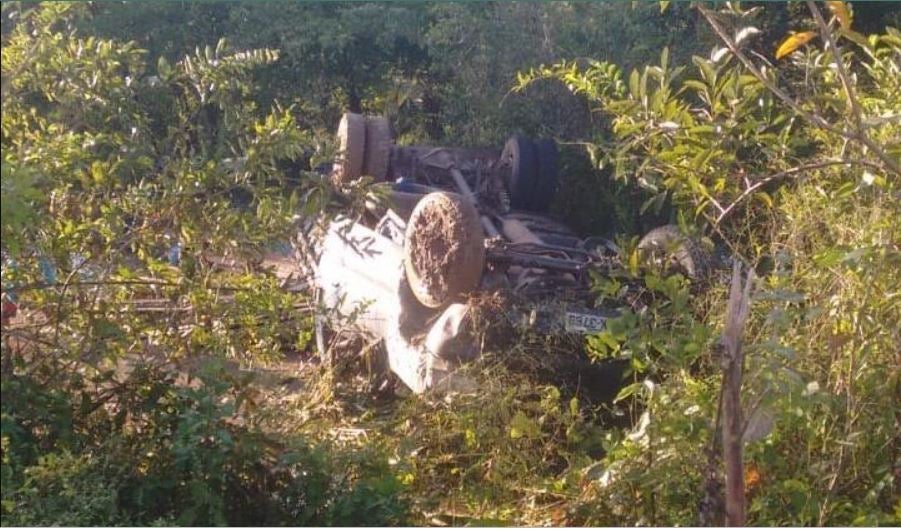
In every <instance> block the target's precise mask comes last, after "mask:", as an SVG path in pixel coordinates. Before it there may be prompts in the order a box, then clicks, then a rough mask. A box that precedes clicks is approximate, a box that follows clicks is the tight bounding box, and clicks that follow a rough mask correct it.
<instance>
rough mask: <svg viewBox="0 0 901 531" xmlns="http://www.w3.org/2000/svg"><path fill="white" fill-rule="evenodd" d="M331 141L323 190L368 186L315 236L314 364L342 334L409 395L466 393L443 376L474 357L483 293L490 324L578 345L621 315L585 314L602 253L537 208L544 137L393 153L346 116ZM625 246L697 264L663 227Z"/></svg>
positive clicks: (366, 123) (380, 125) (608, 246)
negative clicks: (331, 161) (356, 214)
mask: <svg viewBox="0 0 901 531" xmlns="http://www.w3.org/2000/svg"><path fill="white" fill-rule="evenodd" d="M338 140H339V143H340V151H341V159H340V160H339V161H337V162H336V163H335V165H334V167H333V168H332V169H331V173H330V178H331V179H332V180H333V182H334V184H335V185H336V186H337V187H339V188H341V187H344V186H347V185H349V184H350V183H352V182H353V181H355V180H356V179H358V178H360V177H361V176H369V177H371V178H373V179H374V180H375V181H376V184H374V185H373V186H372V187H371V188H372V192H371V193H370V194H369V196H368V197H367V201H366V210H367V212H366V214H365V215H363V216H362V217H361V218H359V219H350V218H339V219H337V220H334V221H333V222H332V223H331V224H330V226H329V227H328V228H327V230H326V231H325V232H324V233H323V234H322V235H320V237H319V238H318V240H317V241H316V242H315V246H314V247H315V249H316V250H315V255H316V258H315V260H316V267H315V269H316V285H317V288H318V297H319V303H320V304H319V308H320V311H319V313H318V316H317V319H316V332H317V334H316V335H317V337H316V340H317V346H318V349H319V350H320V353H321V354H322V355H323V356H324V357H328V356H329V353H330V350H331V349H330V345H333V344H335V341H336V340H338V338H340V337H342V336H345V337H346V336H347V335H352V336H356V337H362V338H365V339H366V340H367V341H371V342H383V344H384V347H385V352H386V353H387V362H388V366H389V367H390V369H391V371H392V372H393V373H394V374H396V375H397V376H398V377H399V378H400V380H401V381H402V382H403V383H404V384H406V385H407V386H408V387H409V388H410V389H411V390H413V391H414V392H417V393H420V392H423V391H426V390H428V389H441V390H454V389H459V388H461V387H463V388H465V387H468V386H469V382H467V381H465V380H464V379H462V378H461V377H459V376H458V375H457V373H456V372H455V371H456V369H457V368H458V367H459V366H460V365H461V364H462V363H465V362H467V361H471V360H473V359H475V358H476V357H477V356H478V355H479V345H478V344H477V338H476V337H475V335H474V333H473V319H474V314H475V313H477V310H481V309H483V308H484V305H480V303H481V301H484V300H485V299H486V298H491V299H492V300H493V301H495V304H493V305H491V306H490V308H491V310H490V313H491V314H492V315H490V318H491V320H492V321H493V322H495V323H498V324H501V323H502V324H503V325H504V326H507V327H510V328H513V329H518V330H528V331H530V332H531V333H534V334H539V335H544V336H553V337H559V338H570V339H571V340H572V341H573V343H574V344H578V345H581V344H582V342H583V341H582V338H581V336H582V335H584V334H591V333H596V332H598V331H600V330H601V329H603V327H604V323H605V321H606V320H607V319H608V318H610V317H611V316H615V315H617V313H618V312H619V311H620V309H621V308H622V306H620V307H616V306H615V305H614V306H610V305H605V306H604V307H600V308H598V307H595V304H594V300H595V299H596V297H595V296H594V295H593V294H592V293H591V278H590V275H591V274H598V273H599V274H605V272H609V271H612V270H613V269H614V268H615V266H616V265H617V264H616V261H617V260H618V255H619V252H618V251H619V250H618V249H617V247H616V245H615V244H614V243H613V242H612V241H609V240H606V239H603V238H597V237H588V238H583V237H579V236H577V235H576V234H574V233H573V231H571V230H570V229H569V228H568V227H567V226H566V225H564V224H563V223H561V222H559V221H556V220H555V219H553V218H552V217H550V216H549V215H548V213H547V212H548V209H549V207H550V204H551V202H552V200H553V198H554V194H555V192H556V189H557V185H558V173H557V172H558V170H557V153H558V152H557V146H556V144H555V142H554V141H553V140H538V141H533V140H530V139H528V138H525V137H523V136H514V137H512V138H510V139H509V140H508V141H507V142H506V144H505V145H504V147H503V149H491V148H485V149H458V148H445V147H430V146H398V145H395V144H394V141H393V135H392V129H391V126H390V123H389V122H388V120H387V119H385V118H383V117H364V116H362V115H357V114H350V113H348V114H345V115H344V116H343V118H342V120H341V123H340V125H339V128H338ZM639 249H640V250H642V251H643V252H644V253H646V256H648V257H649V258H652V259H655V260H657V259H665V260H668V261H672V262H673V263H674V264H675V265H677V266H679V267H680V268H682V270H683V271H684V272H685V273H686V274H687V275H689V276H692V277H696V276H699V275H701V274H702V269H703V267H704V264H705V263H706V259H705V257H704V256H703V255H704V251H703V248H702V247H700V246H699V245H697V244H696V243H695V242H693V241H692V240H691V239H689V238H687V237H685V236H683V235H682V234H681V233H680V232H679V231H678V230H677V229H676V228H675V227H673V226H665V227H661V228H659V229H655V230H654V231H651V232H650V233H649V234H648V235H647V236H645V237H644V238H643V239H642V240H641V242H640V243H639ZM498 301H500V302H498ZM622 304H623V305H629V304H635V300H631V301H630V300H629V298H628V297H624V298H623V301H622Z"/></svg>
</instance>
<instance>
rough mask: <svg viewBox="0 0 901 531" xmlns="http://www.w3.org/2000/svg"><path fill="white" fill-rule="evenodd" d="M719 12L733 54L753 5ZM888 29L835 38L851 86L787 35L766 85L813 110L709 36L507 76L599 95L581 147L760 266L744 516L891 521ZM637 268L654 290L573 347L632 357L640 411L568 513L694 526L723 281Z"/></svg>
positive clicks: (893, 133) (892, 218) (895, 134)
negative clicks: (597, 131)
mask: <svg viewBox="0 0 901 531" xmlns="http://www.w3.org/2000/svg"><path fill="white" fill-rule="evenodd" d="M716 16H717V17H720V20H721V21H722V20H728V21H730V22H731V23H732V24H733V27H732V28H730V29H731V30H733V33H732V34H734V35H736V37H735V40H736V41H739V42H738V47H739V49H742V48H746V47H747V42H741V41H742V39H740V38H738V36H739V35H744V36H745V38H751V37H752V36H753V35H754V34H755V32H754V31H753V30H748V29H747V28H748V27H749V26H748V24H749V19H748V17H749V16H751V15H749V14H747V13H743V12H740V11H736V10H731V11H729V10H724V11H723V12H719V13H717V14H716ZM721 23H722V22H721ZM842 31H843V30H835V35H834V38H836V39H841V38H842V37H843V36H845V34H846V33H847V32H844V33H843V32H842ZM898 35H899V34H898V32H897V31H896V30H895V29H893V28H888V29H887V30H886V33H885V34H883V35H872V36H870V37H869V38H866V39H850V40H841V44H842V46H843V48H842V58H843V61H844V62H845V64H844V68H845V69H846V71H849V72H854V75H853V76H851V77H850V78H849V81H850V90H851V94H849V93H848V91H847V90H846V88H845V86H844V83H843V82H842V80H841V79H840V76H839V75H838V73H837V69H836V67H835V66H834V64H831V63H833V61H834V57H833V56H832V51H830V50H828V49H826V50H821V49H818V48H816V47H810V48H807V49H799V50H797V51H794V52H793V53H792V54H791V55H790V56H789V57H790V58H791V61H792V64H791V65H787V66H785V67H784V68H779V69H776V68H771V67H767V66H763V67H761V68H760V70H761V71H762V72H763V75H764V78H765V80H766V82H767V83H769V84H771V85H776V86H778V87H780V89H781V90H782V91H783V92H784V93H785V94H788V95H789V96H788V97H789V98H791V99H793V101H795V102H797V103H796V104H795V105H796V108H798V109H802V110H803V111H805V112H807V113H813V114H815V115H816V116H818V117H820V120H822V122H815V121H814V122H811V121H810V120H802V119H800V117H799V116H798V112H797V111H796V108H792V107H791V106H788V105H786V104H785V102H784V101H783V100H782V99H780V97H778V96H777V95H776V94H775V93H774V92H773V91H772V90H770V89H769V88H768V87H767V86H766V84H765V83H764V81H763V80H761V79H759V78H758V76H757V75H756V74H755V73H754V72H752V71H750V70H749V69H748V68H747V67H746V64H745V63H742V62H740V61H739V60H738V58H737V57H736V56H735V55H734V54H733V53H732V52H731V51H729V50H728V49H725V48H723V49H721V50H720V49H715V50H714V52H713V53H712V54H711V57H709V58H704V57H694V58H693V61H692V62H693V68H692V69H686V68H683V67H673V66H671V65H670V62H669V61H668V53H667V50H665V49H664V50H663V53H662V55H661V58H660V61H659V64H658V65H657V66H648V67H645V68H642V69H635V70H632V71H631V73H630V74H629V75H628V76H625V75H623V74H622V73H621V72H622V71H621V70H620V69H619V68H618V67H616V66H614V65H612V64H610V63H606V62H593V63H589V64H588V65H577V64H574V63H561V64H558V65H556V66H553V67H544V68H541V69H536V70H533V71H531V72H529V73H528V74H524V75H522V76H521V77H520V79H519V85H518V87H517V88H518V89H519V90H523V89H525V87H526V86H528V85H530V84H532V83H535V82H537V81H538V80H539V79H546V78H549V79H554V80H558V81H559V82H561V83H563V84H565V85H566V86H567V87H568V88H569V89H570V90H571V91H573V92H574V93H575V94H578V95H580V96H582V97H585V98H586V99H587V100H588V101H589V102H590V104H591V105H592V106H596V107H598V108H600V109H602V110H603V112H604V113H605V114H607V115H608V116H610V118H611V125H610V132H609V136H607V137H606V138H607V139H606V140H605V141H603V142H599V143H595V144H594V145H591V146H589V150H590V151H591V153H592V155H593V157H594V160H595V161H596V162H597V164H598V165H599V166H607V165H609V166H612V167H613V173H614V175H616V176H617V177H619V178H621V179H628V180H629V181H633V182H637V183H638V184H640V185H641V186H643V187H645V188H647V189H649V190H651V191H652V192H653V193H654V194H656V195H655V196H654V197H653V198H651V199H650V200H649V201H648V202H647V203H646V204H645V207H655V208H659V207H660V206H663V205H666V204H669V203H671V204H672V205H673V206H674V207H675V208H676V209H677V210H678V211H679V212H680V218H679V219H680V220H681V221H682V222H683V223H692V222H695V221H699V222H700V224H701V225H702V226H703V227H706V228H707V229H708V230H712V231H715V232H716V233H717V235H718V236H719V237H720V239H721V240H722V241H723V242H724V243H725V244H727V245H728V246H729V247H730V248H731V249H732V250H733V251H735V252H736V253H738V254H739V255H740V256H744V257H748V258H747V259H748V260H751V261H753V262H758V263H759V264H760V265H759V267H758V269H759V270H760V271H762V273H761V274H762V278H761V281H760V285H759V286H758V290H757V294H756V299H757V302H756V303H755V306H754V310H753V312H752V316H751V319H750V323H749V333H748V334H747V335H748V337H746V347H745V348H746V350H747V351H748V354H747V356H748V361H747V371H748V372H747V374H746V376H745V387H744V389H743V395H744V398H745V408H746V410H745V412H746V415H748V418H749V422H750V424H753V425H754V427H753V429H752V428H749V432H754V431H755V430H756V431H757V432H758V433H757V434H756V435H755V437H754V438H753V439H750V440H749V442H748V443H747V447H746V457H747V459H746V462H747V467H748V470H749V472H748V474H749V478H752V479H753V480H752V481H750V482H749V487H748V489H749V492H748V497H749V499H750V508H749V517H750V518H751V522H752V523H754V522H760V523H766V524H777V525H836V524H843V525H849V524H850V525H861V524H870V525H875V524H880V523H886V522H891V521H893V519H894V518H896V510H897V508H896V502H895V501H893V500H895V499H896V498H897V485H896V484H895V482H896V480H895V479H894V478H893V477H892V472H891V470H892V469H893V466H894V465H893V464H892V463H893V459H894V457H893V456H892V455H891V450H889V448H891V447H893V445H894V444H895V442H896V439H897V434H895V433H893V427H894V426H895V424H896V422H895V420H893V419H894V417H895V416H896V415H897V404H895V403H894V402H896V399H895V397H896V395H897V385H898V381H897V370H896V369H895V368H893V367H894V365H896V364H897V360H896V357H897V340H898V338H897V330H896V329H897V327H896V326H893V323H897V322H899V320H901V316H899V314H898V305H897V301H895V297H894V295H893V291H892V288H891V287H890V286H893V285H897V283H898V274H897V271H898V267H897V266H898V263H899V256H898V252H897V249H896V248H895V246H894V245H893V243H891V242H894V241H897V239H898V236H899V233H898V225H897V222H896V220H897V216H898V214H899V212H901V204H899V203H898V194H897V190H895V188H896V185H897V178H898V177H899V176H898V175H897V173H896V172H895V171H894V170H893V169H892V167H891V165H889V163H888V162H886V161H887V160H890V159H891V158H894V159H895V160H897V156H898V153H897V150H898V145H899V141H901V130H899V128H898V121H897V120H896V119H894V118H892V117H891V116H892V114H893V113H894V111H892V110H890V109H897V108H898V105H899V103H901V100H899V96H898V94H899V92H898V90H897V87H898V85H897V83H898V76H897V73H896V69H897V59H898V57H899V56H901V47H899V41H898ZM774 48H775V47H774ZM855 106H856V109H857V110H855ZM857 113H859V116H860V119H859V121H860V123H861V124H862V128H861V131H862V132H861V133H859V134H858V135H852V137H850V138H842V137H839V136H838V135H837V134H836V132H835V130H841V129H845V127H846V126H845V124H844V123H843V120H846V119H850V120H851V121H856V120H857V118H855V117H854V116H855V115H856V114H857ZM849 116H850V117H851V118H848V117H849ZM820 123H826V124H827V125H826V126H821V125H820ZM833 126H834V129H835V130H829V127H833ZM845 130H846V131H847V129H845ZM861 138H863V140H861ZM867 140H869V141H870V142H871V143H872V146H876V147H875V148H873V147H871V145H868V144H867V143H866V142H867ZM875 150H882V151H883V152H884V155H883V154H881V153H878V152H874V151H875ZM787 180H792V181H794V182H793V183H792V184H790V185H786V184H784V181H787ZM625 249H626V250H625V253H626V257H627V259H626V260H624V261H625V262H626V263H628V256H629V254H628V246H627V247H626V248H625ZM630 269H632V270H631V271H629V273H631V274H635V271H634V268H630ZM639 278H641V279H642V280H643V282H644V284H645V287H646V288H647V291H648V292H649V293H651V294H652V295H653V296H652V297H651V298H650V299H649V303H648V305H647V308H645V309H644V310H642V311H641V312H639V313H637V314H636V313H633V312H626V313H624V314H623V315H622V316H621V317H619V318H616V319H613V320H611V321H610V322H608V328H607V330H605V331H604V332H602V333H600V334H598V335H597V336H595V337H593V338H591V339H590V340H589V347H590V348H591V349H592V351H593V352H594V353H595V354H596V355H599V356H602V357H605V356H611V355H618V354H625V355H629V356H630V357H631V358H632V359H633V365H634V367H635V368H636V369H638V370H640V371H642V374H643V376H642V378H641V379H639V380H637V381H636V383H635V384H633V385H631V386H627V387H626V388H624V389H623V391H622V392H621V393H620V397H619V398H620V400H623V401H624V404H629V407H630V408H632V410H633V411H634V412H635V413H633V414H637V413H638V412H641V415H642V416H641V421H640V422H639V423H638V425H637V427H636V428H634V429H632V430H630V431H628V432H626V433H624V434H623V435H622V436H620V437H618V438H616V439H615V442H614V443H613V444H612V445H610V446H608V451H609V453H608V454H607V456H606V457H605V458H604V460H603V461H602V465H601V466H603V469H604V473H603V476H602V477H601V479H599V480H598V482H597V483H595V484H594V489H593V490H592V492H591V493H590V494H589V495H588V496H586V504H587V506H588V507H594V506H593V504H601V509H600V510H596V509H590V510H589V509H588V508H583V509H584V510H585V511H586V513H585V514H587V515H588V517H589V518H590V520H589V521H590V522H592V523H597V524H601V525H604V524H606V525H611V524H618V523H621V522H623V521H629V522H634V523H638V524H654V523H658V524H659V523H661V522H666V523H667V524H671V525H672V524H676V525H682V524H691V523H693V522H696V521H697V520H696V518H697V509H696V508H697V507H698V504H699V502H700V498H701V496H702V494H703V492H702V490H701V485H702V483H703V481H704V477H703V475H702V474H703V471H704V470H705V467H706V466H707V465H706V464H707V462H708V456H707V451H706V450H705V448H709V447H710V444H711V440H712V439H713V438H714V437H715V433H716V432H715V425H714V424H713V423H712V421H711V419H715V418H717V398H716V394H715V392H716V375H717V372H718V363H717V359H716V358H715V357H714V356H713V355H712V354H711V353H713V352H716V349H715V348H714V339H715V331H716V330H717V329H718V326H719V323H718V320H719V318H718V316H719V315H721V314H722V311H723V308H722V306H721V304H722V292H721V290H718V289H714V290H712V291H709V292H707V293H706V294H705V295H703V296H695V297H689V296H688V291H686V288H685V286H684V285H683V284H682V283H681V281H680V280H679V278H678V277H669V278H660V277H658V276H657V274H656V273H653V272H651V273H643V274H641V275H639ZM597 286H598V291H599V293H600V294H601V296H604V295H605V294H615V293H616V292H617V291H618V286H617V281H616V280H611V279H609V278H601V279H598V283H597ZM626 399H628V400H626ZM635 408H638V409H637V410H636V409H635ZM852 463H853V464H852Z"/></svg>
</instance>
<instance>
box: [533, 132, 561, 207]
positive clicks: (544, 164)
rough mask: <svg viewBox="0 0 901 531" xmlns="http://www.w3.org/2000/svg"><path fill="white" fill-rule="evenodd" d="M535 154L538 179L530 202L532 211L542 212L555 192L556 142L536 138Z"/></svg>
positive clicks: (556, 180) (557, 177) (556, 178)
mask: <svg viewBox="0 0 901 531" xmlns="http://www.w3.org/2000/svg"><path fill="white" fill-rule="evenodd" d="M535 155H536V157H537V159H538V179H537V181H536V183H535V190H534V192H533V193H532V200H531V202H530V204H531V210H532V211H533V212H542V213H543V212H547V211H548V210H549V209H550V207H551V203H553V201H554V196H555V195H556V194H557V186H558V182H559V175H558V170H557V158H558V157H557V143H556V142H554V141H553V140H552V139H550V138H547V139H543V140H538V141H537V142H535Z"/></svg>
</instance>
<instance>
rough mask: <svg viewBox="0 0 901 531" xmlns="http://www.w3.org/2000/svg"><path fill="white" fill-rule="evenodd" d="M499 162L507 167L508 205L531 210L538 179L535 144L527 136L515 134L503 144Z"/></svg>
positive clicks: (517, 208)
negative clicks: (508, 176)
mask: <svg viewBox="0 0 901 531" xmlns="http://www.w3.org/2000/svg"><path fill="white" fill-rule="evenodd" d="M501 162H502V164H504V165H506V166H507V168H508V169H509V175H510V178H509V180H508V181H507V189H508V190H510V206H511V207H512V208H514V209H516V210H531V207H532V196H533V194H534V193H535V183H536V181H537V179H538V168H537V160H536V157H535V146H534V145H533V144H532V141H531V140H529V139H528V138H526V137H524V136H520V135H516V136H514V137H512V138H510V140H507V143H506V144H505V145H504V151H503V152H501Z"/></svg>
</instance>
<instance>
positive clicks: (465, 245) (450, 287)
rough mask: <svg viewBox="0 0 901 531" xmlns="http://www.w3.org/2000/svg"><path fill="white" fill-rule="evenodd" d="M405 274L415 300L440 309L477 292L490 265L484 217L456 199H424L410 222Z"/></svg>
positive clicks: (445, 195)
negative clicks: (483, 226) (488, 264)
mask: <svg viewBox="0 0 901 531" xmlns="http://www.w3.org/2000/svg"><path fill="white" fill-rule="evenodd" d="M404 240H405V241H404V270H405V272H406V276H407V281H408V282H409V285H410V289H411V290H412V291H413V294H414V295H415V296H416V299H417V300H418V301H419V302H420V303H422V304H423V305H424V306H426V307H428V308H440V307H442V306H445V305H446V304H448V303H450V302H452V301H454V300H459V299H460V298H461V297H462V296H463V295H465V294H466V293H468V292H470V291H472V290H474V289H475V288H476V287H477V286H478V284H479V280H480V279H481V277H482V270H483V268H484V266H485V245H484V236H483V233H482V226H481V223H480V221H479V213H478V212H477V211H476V209H475V207H474V206H472V205H470V204H468V203H466V202H465V201H463V199H462V198H461V197H460V196H458V195H456V194H451V193H446V192H434V193H431V194H428V195H426V196H425V197H423V198H422V199H421V200H420V201H419V203H418V204H417V205H416V208H415V209H413V213H412V214H411V215H410V220H409V221H408V222H407V229H406V234H405V239H404Z"/></svg>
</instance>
